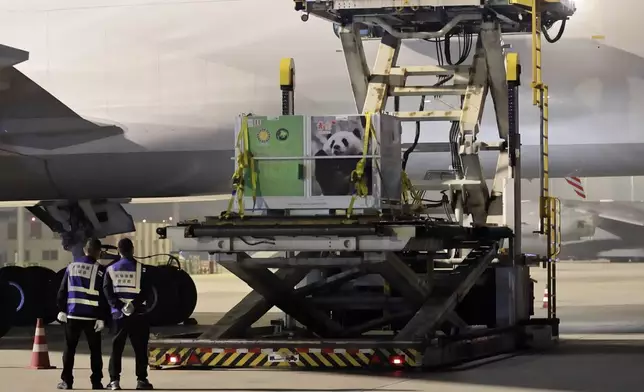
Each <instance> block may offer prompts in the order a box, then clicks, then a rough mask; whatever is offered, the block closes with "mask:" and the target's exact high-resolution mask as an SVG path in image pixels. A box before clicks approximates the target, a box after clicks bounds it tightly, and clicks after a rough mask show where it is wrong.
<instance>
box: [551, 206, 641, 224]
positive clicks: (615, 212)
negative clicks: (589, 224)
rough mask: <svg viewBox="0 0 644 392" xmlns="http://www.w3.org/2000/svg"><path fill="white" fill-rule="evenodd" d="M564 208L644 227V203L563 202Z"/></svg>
mask: <svg viewBox="0 0 644 392" xmlns="http://www.w3.org/2000/svg"><path fill="white" fill-rule="evenodd" d="M561 203H562V207H563V208H574V209H575V210H577V211H582V212H587V213H589V214H592V215H594V216H597V217H599V218H602V219H607V220H612V221H616V222H621V223H627V224H630V225H634V226H642V227H644V203H642V202H630V201H577V200H562V201H561Z"/></svg>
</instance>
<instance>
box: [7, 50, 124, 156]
mask: <svg viewBox="0 0 644 392" xmlns="http://www.w3.org/2000/svg"><path fill="white" fill-rule="evenodd" d="M28 57H29V54H28V52H24V51H21V50H19V49H15V48H11V47H8V46H4V45H0V90H2V94H0V119H2V120H1V121H0V126H1V128H0V130H1V131H2V132H0V144H3V145H5V146H15V147H27V148H34V149H41V150H54V149H57V148H63V147H68V146H73V145H76V144H81V143H87V142H90V141H93V140H99V139H104V138H107V137H111V136H116V135H121V134H123V129H121V128H120V127H118V126H115V125H102V124H96V123H94V122H92V121H88V120H86V119H84V118H82V117H81V116H80V115H78V114H77V113H76V112H74V110H72V109H71V108H69V107H68V106H66V105H65V104H64V103H62V102H61V101H60V100H58V99H57V98H56V97H54V96H53V95H52V94H51V93H49V92H48V91H47V90H45V89H44V88H43V87H41V86H40V85H39V84H38V83H36V82H35V81H33V80H32V79H30V78H29V77H28V76H27V75H25V74H23V73H22V72H20V71H19V70H18V69H16V68H15V67H14V65H16V64H18V63H20V62H22V61H25V60H26V59H27V58H28Z"/></svg>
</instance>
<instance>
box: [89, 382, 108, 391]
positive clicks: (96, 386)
mask: <svg viewBox="0 0 644 392" xmlns="http://www.w3.org/2000/svg"><path fill="white" fill-rule="evenodd" d="M92 389H94V390H96V389H101V390H102V389H105V387H104V386H103V384H102V383H100V382H93V383H92Z"/></svg>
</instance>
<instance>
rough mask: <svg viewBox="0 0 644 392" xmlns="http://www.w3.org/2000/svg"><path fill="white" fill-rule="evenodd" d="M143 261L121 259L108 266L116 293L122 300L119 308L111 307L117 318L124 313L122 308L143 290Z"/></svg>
mask: <svg viewBox="0 0 644 392" xmlns="http://www.w3.org/2000/svg"><path fill="white" fill-rule="evenodd" d="M144 272H145V271H144V267H143V265H142V264H141V263H138V262H136V261H134V260H128V259H121V260H119V261H117V262H116V263H114V264H112V265H110V266H109V267H107V273H108V274H109V275H110V279H111V280H112V287H113V288H114V294H115V295H116V297H117V298H118V299H119V300H120V301H121V303H122V306H120V307H119V308H115V307H113V306H112V307H111V308H112V314H113V315H116V316H117V318H118V317H120V316H121V315H122V312H121V309H122V308H123V306H125V304H127V303H128V302H131V301H132V300H134V298H136V296H137V295H138V294H139V293H140V292H141V276H142V275H143V273H144Z"/></svg>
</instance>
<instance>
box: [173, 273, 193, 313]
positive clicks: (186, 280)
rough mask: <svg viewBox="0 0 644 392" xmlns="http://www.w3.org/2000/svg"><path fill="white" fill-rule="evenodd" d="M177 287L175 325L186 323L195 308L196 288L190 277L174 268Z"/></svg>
mask: <svg viewBox="0 0 644 392" xmlns="http://www.w3.org/2000/svg"><path fill="white" fill-rule="evenodd" d="M174 275H175V279H176V282H177V285H178V286H179V287H178V288H179V307H178V311H177V313H176V316H177V317H176V318H175V319H174V320H173V321H175V323H176V324H179V323H183V322H184V321H186V320H187V319H188V318H189V317H190V316H192V313H193V312H194V311H195V308H196V307H197V286H196V285H195V282H194V280H192V277H191V276H190V275H189V274H188V273H187V272H186V271H184V270H182V269H178V268H176V269H175V271H174Z"/></svg>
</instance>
